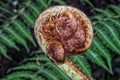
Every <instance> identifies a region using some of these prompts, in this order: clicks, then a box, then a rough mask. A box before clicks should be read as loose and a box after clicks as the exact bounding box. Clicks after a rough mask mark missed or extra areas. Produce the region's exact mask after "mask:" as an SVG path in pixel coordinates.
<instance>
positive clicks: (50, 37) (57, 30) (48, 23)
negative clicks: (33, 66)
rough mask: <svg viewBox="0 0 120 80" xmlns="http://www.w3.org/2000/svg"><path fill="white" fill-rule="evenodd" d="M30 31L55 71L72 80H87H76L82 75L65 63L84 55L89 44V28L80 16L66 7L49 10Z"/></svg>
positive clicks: (90, 32) (90, 31)
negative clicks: (32, 31)
mask: <svg viewBox="0 0 120 80" xmlns="http://www.w3.org/2000/svg"><path fill="white" fill-rule="evenodd" d="M34 30H35V36H36V39H37V41H38V43H39V45H40V46H41V48H42V50H43V51H44V52H45V54H47V55H48V56H49V58H50V59H51V60H53V61H54V63H55V64H56V65H57V66H58V67H59V68H61V69H62V70H63V71H64V72H65V73H67V74H68V75H69V76H70V77H71V78H72V79H74V80H79V79H82V80H84V78H85V80H87V78H86V77H85V76H84V78H80V77H81V76H83V74H82V73H81V72H80V71H79V70H78V69H77V68H76V67H75V66H74V65H73V64H72V63H71V62H69V61H67V60H66V59H65V56H66V55H73V54H76V53H81V52H83V51H85V50H86V49H88V48H89V46H90V44H91V42H92V38H93V31H92V25H91V23H90V21H89V19H88V18H87V16H86V15H85V14H84V13H83V12H81V11H80V10H78V9H76V8H73V7H70V6H55V7H51V8H49V9H47V10H45V11H44V12H42V13H41V14H40V16H39V17H38V19H37V20H36V24H35V28H34ZM65 68H66V70H65ZM69 71H70V72H69ZM81 74H82V75H81ZM73 75H74V77H72V76H73Z"/></svg>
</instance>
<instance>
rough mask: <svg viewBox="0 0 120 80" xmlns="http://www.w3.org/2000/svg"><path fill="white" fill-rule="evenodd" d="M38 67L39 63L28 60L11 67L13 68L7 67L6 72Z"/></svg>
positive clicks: (33, 69) (36, 68) (32, 69)
mask: <svg viewBox="0 0 120 80" xmlns="http://www.w3.org/2000/svg"><path fill="white" fill-rule="evenodd" d="M41 65H43V64H41ZM39 69H40V65H39V66H38V65H37V63H36V62H28V63H25V64H22V65H19V66H17V67H13V68H11V69H9V70H8V71H7V73H9V72H10V71H15V70H19V71H20V70H27V71H29V70H31V71H37V70H39Z"/></svg>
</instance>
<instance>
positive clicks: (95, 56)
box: [85, 49, 109, 72]
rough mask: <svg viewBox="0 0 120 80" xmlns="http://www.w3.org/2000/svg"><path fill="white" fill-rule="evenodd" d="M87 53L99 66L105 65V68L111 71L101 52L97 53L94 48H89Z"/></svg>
mask: <svg viewBox="0 0 120 80" xmlns="http://www.w3.org/2000/svg"><path fill="white" fill-rule="evenodd" d="M85 55H86V56H87V57H88V58H89V59H90V60H91V61H92V62H94V63H96V64H97V65H99V66H101V67H103V68H104V69H105V70H107V71H108V72H109V70H108V68H107V66H106V65H105V62H104V60H103V59H102V57H101V56H100V55H99V54H97V53H95V52H93V51H92V50H90V49H89V50H87V52H86V54H85Z"/></svg>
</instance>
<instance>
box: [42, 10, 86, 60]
mask: <svg viewBox="0 0 120 80" xmlns="http://www.w3.org/2000/svg"><path fill="white" fill-rule="evenodd" d="M43 25H44V26H43V27H42V29H43V30H42V31H43V32H42V33H43V35H44V38H45V39H46V41H47V42H48V43H49V45H48V53H49V54H48V55H49V56H51V57H52V58H54V59H56V60H64V57H65V55H66V54H67V55H71V54H73V53H78V52H80V51H79V49H81V48H84V46H85V44H84V43H85V39H86V37H85V36H86V35H85V34H86V33H85V30H84V29H85V26H86V25H85V23H84V21H83V20H82V19H81V16H80V15H77V13H75V12H74V13H73V14H72V13H71V12H69V11H67V12H63V13H62V14H59V15H58V14H56V15H54V16H49V17H48V18H47V19H46V21H45V23H43ZM60 50H61V51H60Z"/></svg>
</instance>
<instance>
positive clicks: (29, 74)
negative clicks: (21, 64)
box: [5, 71, 33, 80]
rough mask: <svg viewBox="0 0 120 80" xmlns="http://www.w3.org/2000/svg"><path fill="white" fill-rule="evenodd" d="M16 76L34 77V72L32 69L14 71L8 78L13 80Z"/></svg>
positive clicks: (23, 77)
mask: <svg viewBox="0 0 120 80" xmlns="http://www.w3.org/2000/svg"><path fill="white" fill-rule="evenodd" d="M15 78H19V79H29V80H31V79H33V74H32V71H17V72H14V73H10V74H9V76H6V78H5V79H6V80H12V79H15Z"/></svg>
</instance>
